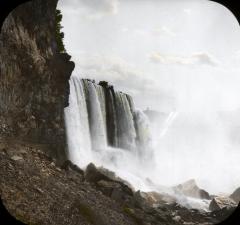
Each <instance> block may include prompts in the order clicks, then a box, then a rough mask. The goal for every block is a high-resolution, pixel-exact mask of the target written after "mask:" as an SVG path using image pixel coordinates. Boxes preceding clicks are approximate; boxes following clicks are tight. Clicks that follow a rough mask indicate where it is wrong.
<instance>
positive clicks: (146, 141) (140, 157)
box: [65, 76, 240, 210]
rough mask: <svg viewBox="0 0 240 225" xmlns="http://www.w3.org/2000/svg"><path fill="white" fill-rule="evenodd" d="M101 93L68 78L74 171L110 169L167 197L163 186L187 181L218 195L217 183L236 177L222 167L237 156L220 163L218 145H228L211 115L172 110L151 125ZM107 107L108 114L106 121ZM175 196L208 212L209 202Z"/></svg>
mask: <svg viewBox="0 0 240 225" xmlns="http://www.w3.org/2000/svg"><path fill="white" fill-rule="evenodd" d="M104 90H105V89H104V88H103V87H102V86H100V85H98V84H96V83H93V82H91V81H87V80H81V79H79V78H78V77H74V76H73V77H72V78H71V80H70V101H69V103H70V104H69V107H67V108H66V109H65V118H66V119H65V120H66V127H67V137H68V138H67V140H68V149H69V159H70V160H71V161H72V162H74V163H75V164H77V165H78V166H79V167H81V168H84V167H85V166H86V165H87V164H88V163H90V162H93V163H95V164H96V165H97V166H103V167H105V168H107V169H110V170H112V171H114V172H115V173H116V175H117V176H119V177H121V178H122V179H125V180H127V181H128V182H129V183H130V184H131V185H132V186H133V187H134V188H135V189H136V190H138V189H140V190H142V191H159V192H167V193H168V194H171V195H174V193H172V191H171V189H170V188H167V186H169V187H170V186H173V185H177V184H179V183H182V182H184V181H186V180H188V179H192V178H194V179H196V181H197V183H198V185H199V186H200V187H201V188H205V189H206V190H207V191H210V193H211V194H217V193H218V192H219V191H220V190H223V191H224V189H223V187H218V189H216V184H215V183H216V182H219V180H222V181H223V182H224V181H225V182H226V184H227V182H228V180H230V179H231V180H232V179H233V177H237V176H238V175H237V172H239V173H240V171H237V172H235V171H232V170H231V168H232V167H229V166H227V164H226V163H228V162H230V161H229V160H231V161H232V162H234V163H235V164H236V162H235V161H236V159H237V158H235V159H234V157H232V158H231V157H230V158H229V157H228V159H225V157H226V155H227V151H228V149H226V146H225V145H223V143H225V144H226V143H227V142H226V141H225V134H224V133H223V130H224V129H223V128H222V126H221V123H220V122H219V120H218V118H216V115H215V114H211V115H209V114H207V115H203V114H201V115H198V116H196V115H193V114H189V113H187V114H186V113H183V112H181V113H178V112H171V113H170V114H169V115H167V116H166V117H165V119H163V122H159V121H155V122H152V123H150V121H149V119H148V117H147V116H146V115H145V114H144V113H143V112H142V111H141V110H137V109H135V107H134V104H133V101H132V99H131V98H130V96H127V95H126V94H124V93H121V92H114V91H113V92H109V93H108V94H109V99H108V101H109V102H108V104H107V102H106V93H105V91H104ZM114 96H115V97H114ZM109 104H110V108H111V109H110V111H111V116H110V117H107V110H106V109H107V105H109ZM108 107H109V106H108ZM214 115H215V116H214ZM203 118H204V119H203ZM214 118H215V119H214ZM109 120H112V123H111V126H110V127H111V129H112V130H111V131H110V132H111V135H110V136H111V138H110V139H111V140H110V143H113V144H112V146H110V145H109V140H108V139H109V137H108V136H109V135H108V132H109V131H108V127H109V126H108V125H107V123H108V122H109ZM187 121H188V122H187ZM200 128H201V129H202V130H201V129H200ZM199 129H200V130H199ZM219 140H221V141H220V142H219ZM216 149H217V151H216ZM234 160H235V161H234ZM224 162H225V163H224ZM223 163H224V164H223ZM237 182H238V181H237V180H236V184H237ZM163 185H164V186H163ZM228 188H230V187H228ZM175 197H177V199H178V201H179V202H180V203H181V204H182V205H185V206H187V207H189V206H190V207H194V208H201V209H205V210H207V208H208V207H207V206H208V204H209V202H206V201H202V200H197V199H192V198H188V197H186V196H182V195H181V196H175Z"/></svg>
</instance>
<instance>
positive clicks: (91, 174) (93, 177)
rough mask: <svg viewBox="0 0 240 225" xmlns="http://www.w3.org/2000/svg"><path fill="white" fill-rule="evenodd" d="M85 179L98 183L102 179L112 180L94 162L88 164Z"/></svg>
mask: <svg viewBox="0 0 240 225" xmlns="http://www.w3.org/2000/svg"><path fill="white" fill-rule="evenodd" d="M85 179H86V180H87V181H88V182H91V183H97V182H98V181H100V180H105V181H112V180H111V179H110V178H109V177H108V176H106V175H104V174H103V173H101V172H100V171H99V170H98V169H97V167H96V166H95V165H94V164H93V163H90V164H88V166H87V168H86V170H85Z"/></svg>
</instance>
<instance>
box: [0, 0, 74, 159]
mask: <svg viewBox="0 0 240 225" xmlns="http://www.w3.org/2000/svg"><path fill="white" fill-rule="evenodd" d="M56 5H57V0H51V1H48V0H34V1H31V2H28V3H25V4H23V5H21V6H19V7H17V8H16V9H15V10H14V11H13V12H12V13H11V14H10V15H9V16H8V17H7V19H6V20H5V22H4V24H3V27H2V32H1V34H0V103H1V104H0V138H2V139H3V138H8V139H9V138H10V139H11V138H14V139H15V140H16V139H19V140H23V141H28V142H32V143H38V144H44V145H50V146H51V151H50V153H51V155H55V156H58V157H59V156H64V151H63V148H64V146H65V130H64V118H63V110H64V107H65V106H66V105H67V102H68V101H67V99H68V79H69V77H70V75H71V72H72V70H73V69H74V63H73V62H70V61H69V60H70V56H69V55H67V54H60V53H59V52H58V48H57V44H56V40H55V27H56V24H55V23H56V21H55V9H56ZM48 149H49V148H48Z"/></svg>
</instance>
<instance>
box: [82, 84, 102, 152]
mask: <svg viewBox="0 0 240 225" xmlns="http://www.w3.org/2000/svg"><path fill="white" fill-rule="evenodd" d="M83 83H84V88H85V91H86V93H87V94H86V96H87V99H86V102H87V106H88V115H89V127H90V133H91V141H92V149H93V150H101V149H104V148H106V146H107V133H106V125H105V121H106V111H105V101H104V100H103V99H104V96H103V93H104V91H103V90H102V87H101V86H99V85H97V84H95V83H93V82H91V81H88V80H83ZM83 132H84V131H83Z"/></svg>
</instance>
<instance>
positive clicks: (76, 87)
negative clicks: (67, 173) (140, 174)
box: [65, 76, 150, 167]
mask: <svg viewBox="0 0 240 225" xmlns="http://www.w3.org/2000/svg"><path fill="white" fill-rule="evenodd" d="M69 103H70V104H69V107H67V108H66V109H65V118H66V119H65V120H66V127H67V137H68V138H67V140H68V149H69V159H70V160H72V161H73V162H74V163H76V164H77V165H79V166H80V167H84V166H86V165H87V164H88V163H90V162H92V161H93V162H95V163H98V164H101V165H103V166H107V165H105V164H104V163H106V162H108V163H107V164H108V165H109V166H113V165H115V166H116V167H119V165H120V164H121V163H120V164H119V161H121V160H123V158H125V157H126V155H128V156H127V158H129V154H130V155H131V156H130V157H132V158H136V157H137V158H141V157H142V156H143V155H146V154H144V151H145V149H147V148H148V146H147V145H148V144H149V140H150V137H149V132H146V130H147V119H146V118H147V117H146V116H144V113H143V112H140V110H135V107H134V103H133V100H132V98H131V97H130V96H129V95H127V94H124V93H122V92H117V91H114V89H113V87H112V86H109V85H108V84H107V83H106V82H100V84H96V83H95V82H93V81H91V80H87V79H79V78H78V77H76V76H73V77H72V78H71V79H70V101H69ZM148 152H150V151H149V149H148ZM106 153H107V154H106ZM120 158H121V159H120ZM125 160H126V159H125ZM134 160H135V159H134Z"/></svg>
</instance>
